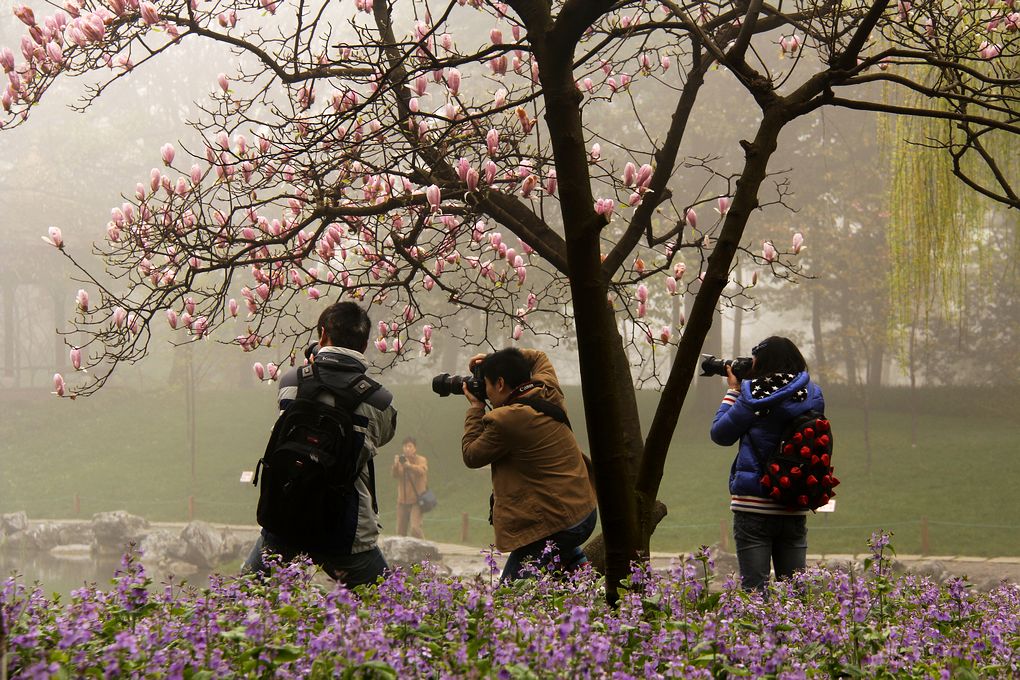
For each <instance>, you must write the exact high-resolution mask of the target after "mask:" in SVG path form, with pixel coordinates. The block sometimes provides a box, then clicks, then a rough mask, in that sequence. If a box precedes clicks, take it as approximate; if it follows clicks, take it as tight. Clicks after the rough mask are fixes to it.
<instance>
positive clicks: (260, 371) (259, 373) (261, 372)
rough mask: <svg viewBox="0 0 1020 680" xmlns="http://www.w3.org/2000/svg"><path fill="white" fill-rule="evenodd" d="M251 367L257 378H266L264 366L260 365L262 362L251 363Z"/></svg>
mask: <svg viewBox="0 0 1020 680" xmlns="http://www.w3.org/2000/svg"><path fill="white" fill-rule="evenodd" d="M251 369H252V370H253V371H255V377H256V378H258V379H259V380H265V379H266V367H265V366H263V365H262V362H260V361H256V362H255V363H254V364H252V367H251Z"/></svg>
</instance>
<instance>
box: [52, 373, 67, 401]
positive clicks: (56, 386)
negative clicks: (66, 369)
mask: <svg viewBox="0 0 1020 680" xmlns="http://www.w3.org/2000/svg"><path fill="white" fill-rule="evenodd" d="M66 387H67V385H66V384H65V383H64V376H62V375H60V374H59V373H54V374H53V394H55V395H57V396H58V397H62V396H64V390H65V389H66Z"/></svg>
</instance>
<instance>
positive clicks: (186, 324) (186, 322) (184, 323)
mask: <svg viewBox="0 0 1020 680" xmlns="http://www.w3.org/2000/svg"><path fill="white" fill-rule="evenodd" d="M192 323H194V319H193V318H192V316H191V313H190V312H187V311H184V312H181V316H180V326H181V328H191V324H192Z"/></svg>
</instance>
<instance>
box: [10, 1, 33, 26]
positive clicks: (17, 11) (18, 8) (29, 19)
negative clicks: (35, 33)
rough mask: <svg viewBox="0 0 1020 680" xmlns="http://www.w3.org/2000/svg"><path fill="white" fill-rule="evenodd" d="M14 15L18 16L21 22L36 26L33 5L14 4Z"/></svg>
mask: <svg viewBox="0 0 1020 680" xmlns="http://www.w3.org/2000/svg"><path fill="white" fill-rule="evenodd" d="M14 16H16V17H18V19H19V20H20V21H21V23H23V24H25V25H26V26H35V12H33V11H32V8H31V7H26V6H25V5H15V6H14Z"/></svg>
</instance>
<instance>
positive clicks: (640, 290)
mask: <svg viewBox="0 0 1020 680" xmlns="http://www.w3.org/2000/svg"><path fill="white" fill-rule="evenodd" d="M635 297H636V298H637V301H638V302H648V286H646V285H645V284H643V283H639V284H638V287H637V294H636V295H635Z"/></svg>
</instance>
